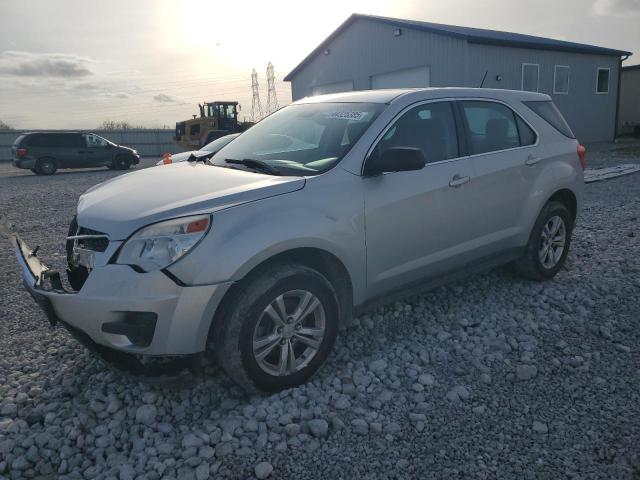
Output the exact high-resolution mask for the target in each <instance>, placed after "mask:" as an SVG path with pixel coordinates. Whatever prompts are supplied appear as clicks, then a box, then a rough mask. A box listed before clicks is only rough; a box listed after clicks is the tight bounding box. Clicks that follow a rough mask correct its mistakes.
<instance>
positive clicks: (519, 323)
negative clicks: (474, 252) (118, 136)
mask: <svg viewBox="0 0 640 480" xmlns="http://www.w3.org/2000/svg"><path fill="white" fill-rule="evenodd" d="M114 175H117V173H116V172H109V171H102V170H100V171H91V172H86V171H84V172H69V173H67V172H62V173H61V174H57V175H55V176H54V177H48V178H39V177H35V176H32V175H11V176H7V175H4V176H1V175H0V213H2V215H6V216H7V217H8V218H9V220H10V221H11V222H14V223H16V224H17V225H18V226H19V230H20V232H21V233H23V234H24V237H25V239H26V240H27V241H28V242H29V243H30V244H32V245H37V244H39V245H41V250H40V251H41V252H42V255H43V256H44V257H45V261H46V262H49V263H50V264H53V265H54V266H56V267H58V268H62V267H64V250H63V244H62V239H63V238H64V236H65V234H66V230H67V228H68V223H69V221H70V219H71V216H72V215H73V211H74V207H75V205H76V201H77V198H78V196H79V194H80V193H81V192H82V191H84V190H85V189H86V188H88V187H89V186H91V185H93V184H95V183H97V182H100V181H104V180H106V179H108V178H111V177H113V176H114ZM639 217H640V175H638V174H636V175H630V176H628V177H621V178H619V179H615V180H611V181H607V182H602V183H596V184H591V185H589V186H587V188H586V198H585V209H584V211H583V213H582V216H581V218H580V220H579V224H578V226H577V228H576V230H575V234H574V243H573V245H572V251H571V254H570V256H569V258H568V262H567V268H566V269H565V270H563V271H562V272H561V273H560V274H559V275H558V276H557V278H556V279H555V280H554V281H551V282H545V283H532V282H529V281H525V280H522V279H520V278H517V277H514V276H512V275H511V274H510V273H508V272H507V271H506V270H504V269H498V270H494V271H492V272H489V273H486V274H483V275H477V276H474V277H471V278H469V279H467V280H465V281H463V282H459V283H456V284H453V285H451V286H448V287H444V288H439V289H437V290H435V291H432V292H430V293H428V294H424V295H420V296H416V297H412V298H409V299H407V300H405V301H402V302H397V303H393V304H391V305H387V306H386V307H384V308H380V309H378V310H375V311H372V312H370V313H368V314H366V315H363V316H361V317H359V318H358V319H356V321H355V325H354V327H353V328H351V329H350V330H348V331H347V332H344V334H343V335H342V336H341V338H340V339H339V341H338V342H337V345H336V348H335V351H334V353H333V354H332V356H331V357H330V360H329V362H328V364H327V365H326V367H325V368H324V369H323V370H322V371H321V372H320V373H319V374H318V375H317V376H316V377H315V378H314V379H313V381H311V382H309V383H308V384H306V385H304V386H301V387H299V388H296V389H292V390H289V391H285V392H282V393H280V394H276V395H271V396H255V397H251V398H247V397H245V396H244V395H243V394H242V393H241V392H240V391H239V390H238V389H237V388H235V387H234V386H233V385H232V384H231V383H230V382H229V381H228V380H227V379H226V378H225V377H224V375H223V374H222V373H221V372H220V371H219V370H218V369H217V368H215V367H213V368H210V369H208V370H207V371H206V372H205V373H203V374H201V375H199V376H195V377H191V378H190V379H187V381H186V382H185V383H183V384H180V385H164V386H162V385H160V386H159V385H153V384H149V383H141V382H136V381H133V380H130V379H129V378H127V377H123V376H122V375H119V374H118V373H116V372H113V371H112V370H110V369H108V368H105V366H104V365H103V364H102V363H101V362H99V361H98V360H97V359H96V358H94V356H93V355H92V354H90V353H88V352H86V351H85V350H84V349H83V348H82V347H81V346H79V345H78V344H77V343H76V342H75V341H74V340H73V339H72V338H71V337H70V336H69V335H68V334H67V333H66V332H65V331H64V330H62V329H54V330H51V329H49V328H48V326H47V323H46V320H45V317H44V315H43V314H42V313H41V312H40V311H39V309H38V308H37V306H36V305H35V304H34V302H33V301H32V300H31V298H30V297H29V296H28V294H27V293H26V292H25V291H24V290H23V289H22V287H21V285H20V277H19V272H18V269H17V266H16V264H15V260H14V257H13V252H12V250H11V249H10V248H9V246H8V244H6V243H5V242H0V275H1V278H2V295H1V296H0V352H1V353H2V354H1V355H0V478H11V479H18V478H86V479H107V478H109V479H122V480H124V479H130V478H131V479H133V478H139V479H149V480H153V479H160V478H166V479H170V478H179V479H198V480H204V479H207V478H252V477H253V478H288V477H290V476H291V477H293V476H298V477H300V478H318V479H325V478H331V477H336V478H357V477H368V478H536V479H538V478H549V479H556V478H576V479H584V478H616V479H634V478H635V479H637V478H639V477H640V448H639V447H638V446H639V445H640V348H639V345H640V341H639V340H640V330H639V328H638V320H639V316H640V248H639V247H640V245H639V241H638V237H640V220H639Z"/></svg>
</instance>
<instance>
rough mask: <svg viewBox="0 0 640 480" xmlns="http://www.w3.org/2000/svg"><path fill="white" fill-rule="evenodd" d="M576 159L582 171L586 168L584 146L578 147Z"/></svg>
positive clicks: (585, 150)
mask: <svg viewBox="0 0 640 480" xmlns="http://www.w3.org/2000/svg"><path fill="white" fill-rule="evenodd" d="M578 158H579V159H580V166H581V167H582V170H584V168H585V167H586V166H587V149H586V148H584V145H578Z"/></svg>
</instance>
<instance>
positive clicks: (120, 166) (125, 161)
mask: <svg viewBox="0 0 640 480" xmlns="http://www.w3.org/2000/svg"><path fill="white" fill-rule="evenodd" d="M130 166H131V160H130V159H129V158H127V157H125V156H124V155H120V156H118V157H116V158H115V160H114V161H113V168H114V169H115V170H128V169H129V167H130Z"/></svg>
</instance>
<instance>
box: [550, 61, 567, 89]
mask: <svg viewBox="0 0 640 480" xmlns="http://www.w3.org/2000/svg"><path fill="white" fill-rule="evenodd" d="M569 73H570V68H569V67H567V66H566V65H556V66H555V69H554V71H553V93H555V94H556V95H566V94H568V93H569Z"/></svg>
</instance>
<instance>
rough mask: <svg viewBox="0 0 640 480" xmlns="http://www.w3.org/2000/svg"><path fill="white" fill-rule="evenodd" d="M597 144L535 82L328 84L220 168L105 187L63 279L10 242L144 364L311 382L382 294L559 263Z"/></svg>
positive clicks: (51, 291) (193, 168) (224, 155)
mask: <svg viewBox="0 0 640 480" xmlns="http://www.w3.org/2000/svg"><path fill="white" fill-rule="evenodd" d="M584 155H585V152H584V148H583V147H582V146H581V145H579V143H578V142H577V141H576V139H575V138H574V136H573V134H572V133H571V130H570V128H569V126H568V125H567V123H566V122H565V120H564V119H563V117H562V115H561V114H560V112H559V111H558V109H557V108H556V107H555V105H554V104H553V103H552V101H551V99H550V98H549V96H547V95H543V94H539V93H530V92H519V91H508V90H488V89H473V88H434V89H415V90H373V91H364V92H349V93H341V94H332V95H324V96H318V97H312V98H305V99H303V100H300V101H298V102H295V103H293V104H292V105H290V106H287V107H285V108H282V109H281V110H279V111H277V112H276V113H274V114H272V115H270V116H269V117H267V118H266V119H264V120H263V121H261V122H260V123H258V124H257V125H255V126H254V127H253V128H251V129H250V130H248V131H247V132H245V133H243V134H242V135H241V136H239V137H238V138H237V139H235V140H234V141H233V142H231V143H230V144H229V145H227V146H225V147H224V148H222V149H221V150H220V151H219V152H218V153H217V154H215V155H214V156H213V157H212V158H211V159H209V160H203V161H194V162H184V163H178V164H175V165H168V166H166V167H165V168H149V169H145V170H141V171H138V172H133V173H129V174H125V175H121V176H119V177H117V178H114V179H111V180H108V181H106V182H104V183H102V184H99V185H96V186H94V187H92V188H90V189H89V190H88V191H86V192H85V193H84V194H83V195H82V196H81V197H80V200H79V203H78V207H77V212H76V216H75V217H74V219H73V221H72V223H71V228H70V231H69V236H68V237H67V243H66V247H67V260H68V270H67V278H66V279H63V278H62V277H61V275H60V274H59V273H58V272H54V271H52V270H49V269H47V267H45V266H44V265H43V264H42V263H41V262H40V260H39V259H38V257H37V256H36V253H37V249H36V250H32V249H30V248H29V247H28V246H27V245H26V244H25V243H24V242H23V241H22V240H21V239H20V237H19V236H18V235H14V236H13V237H12V238H13V241H14V244H15V247H16V254H17V258H18V261H19V263H20V264H21V268H22V273H23V277H24V283H25V286H26V288H27V289H28V290H29V292H30V293H31V295H32V296H33V297H34V299H36V301H37V302H38V303H39V304H40V305H41V307H42V308H43V309H44V311H45V313H46V314H47V317H48V318H49V320H50V321H51V322H52V323H53V324H55V323H61V324H63V325H64V326H65V327H67V328H68V329H69V330H70V331H71V332H72V333H74V335H75V336H76V337H77V338H79V339H80V340H82V341H83V343H85V344H86V345H90V346H93V347H94V348H96V349H97V350H98V351H101V352H103V353H118V354H123V352H124V354H125V355H126V356H127V357H130V358H137V359H140V358H142V359H149V358H150V359H154V358H156V359H157V357H161V358H163V359H166V357H178V358H182V359H184V358H202V357H203V355H204V353H203V352H205V353H210V354H212V355H215V357H217V359H218V361H219V363H220V364H221V365H222V367H223V368H224V370H225V371H226V373H227V374H228V375H229V376H230V377H231V378H232V379H233V380H234V381H235V382H237V383H238V384H239V385H241V386H242V387H244V388H246V389H248V390H254V391H255V390H262V391H277V390H281V389H284V388H289V387H292V386H295V385H298V384H300V383H302V382H304V381H305V380H307V379H308V378H309V377H310V376H311V375H313V374H314V373H315V372H316V371H317V370H318V369H319V368H320V367H321V365H322V364H323V363H324V362H325V360H326V359H327V356H328V355H329V353H330V351H331V348H332V345H333V344H334V341H335V339H336V335H337V334H338V331H339V330H340V328H341V327H343V326H344V325H346V324H348V323H349V321H350V319H351V318H352V315H353V314H354V312H358V311H361V310H362V308H363V307H364V306H366V305H370V304H371V303H372V302H373V301H375V300H377V299H380V298H381V297H383V296H384V297H386V298H387V299H388V298H390V296H391V295H394V294H404V295H407V294H409V293H415V292H417V291H419V290H420V289H422V290H424V289H425V288H431V287H433V286H435V285H438V284H442V283H444V282H447V281H450V280H451V279H455V278H460V277H461V276H462V275H466V274H469V273H471V272H476V271H479V270H481V269H484V268H488V267H492V266H496V265H500V264H506V263H511V264H512V265H513V267H514V269H515V270H516V271H517V272H519V273H521V274H522V275H524V276H525V277H528V278H530V279H534V280H546V279H550V278H552V277H553V276H554V275H556V274H557V273H558V271H559V270H560V269H561V268H562V266H563V264H564V262H565V259H566V257H567V253H568V251H569V245H570V242H571V233H572V230H573V227H574V224H575V220H576V215H577V213H578V211H579V207H580V203H581V196H582V189H583V168H584ZM124 192H126V194H125V195H123V193H124ZM195 354H199V356H198V355H195Z"/></svg>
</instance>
